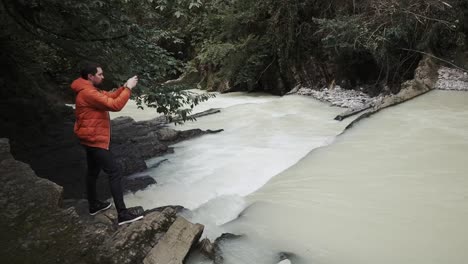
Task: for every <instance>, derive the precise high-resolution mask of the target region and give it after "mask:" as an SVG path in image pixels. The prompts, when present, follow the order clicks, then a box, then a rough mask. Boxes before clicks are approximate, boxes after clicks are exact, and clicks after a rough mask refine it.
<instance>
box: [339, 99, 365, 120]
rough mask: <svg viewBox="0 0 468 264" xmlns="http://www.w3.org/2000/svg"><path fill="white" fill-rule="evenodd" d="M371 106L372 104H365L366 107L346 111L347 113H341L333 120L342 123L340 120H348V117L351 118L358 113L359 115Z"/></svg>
mask: <svg viewBox="0 0 468 264" xmlns="http://www.w3.org/2000/svg"><path fill="white" fill-rule="evenodd" d="M372 106H373V104H372V103H369V104H366V105H364V106H361V107H358V108H352V109H348V110H347V111H345V112H343V113H341V114H339V115H337V116H336V117H335V120H338V121H342V120H344V119H346V118H348V117H350V116H353V115H355V114H359V113H361V112H362V111H364V110H367V109H369V108H371V107H372Z"/></svg>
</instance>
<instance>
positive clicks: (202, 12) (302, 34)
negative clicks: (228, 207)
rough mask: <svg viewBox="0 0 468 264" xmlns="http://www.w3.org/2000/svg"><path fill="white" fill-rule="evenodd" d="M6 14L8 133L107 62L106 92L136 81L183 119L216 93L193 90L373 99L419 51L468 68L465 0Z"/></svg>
mask: <svg viewBox="0 0 468 264" xmlns="http://www.w3.org/2000/svg"><path fill="white" fill-rule="evenodd" d="M0 12H1V14H2V16H1V23H2V27H1V30H0V39H1V40H0V45H1V49H0V52H1V53H2V54H1V57H2V58H3V59H2V61H1V64H2V65H1V68H2V74H1V78H0V82H1V86H2V90H1V97H0V100H1V103H0V105H1V111H0V113H1V114H0V119H1V121H0V122H1V123H2V127H4V128H5V129H3V128H2V135H0V136H3V137H11V136H12V135H16V136H17V134H18V129H17V127H29V126H31V127H32V129H36V130H40V127H41V126H44V125H45V126H46V125H47V124H48V122H50V121H51V120H53V119H54V118H58V117H60V116H61V115H62V114H63V112H64V111H65V112H66V111H67V110H64V109H63V103H71V102H73V93H72V92H71V90H70V88H69V84H70V82H71V81H72V80H73V79H74V78H76V77H77V76H78V72H79V67H80V65H82V64H83V63H84V62H97V63H100V64H101V65H103V68H104V70H105V74H106V84H105V88H112V87H116V86H118V85H121V84H122V83H123V82H124V81H125V80H126V78H128V77H130V76H133V75H135V74H137V75H138V76H139V78H140V80H141V81H140V85H139V88H138V90H137V91H136V92H134V93H133V98H134V99H135V100H137V102H139V103H142V102H144V103H146V104H147V105H148V106H149V107H154V108H155V109H156V111H157V112H158V113H162V114H164V115H166V116H167V117H169V118H170V119H174V118H180V119H181V120H186V119H190V111H191V109H192V108H193V106H194V105H197V104H198V103H200V102H202V101H204V100H207V99H208V98H209V97H210V95H206V94H205V95H196V94H193V93H191V92H189V91H187V89H192V88H200V89H205V90H208V91H220V92H230V91H265V92H267V93H271V94H276V95H283V94H285V93H287V92H288V91H290V90H291V89H293V88H294V87H296V86H306V87H313V88H315V89H322V88H324V87H328V86H329V85H331V84H338V85H340V86H341V87H343V88H345V89H358V88H359V89H361V90H363V91H365V92H366V93H368V94H370V95H371V96H375V95H378V94H382V93H396V92H398V91H399V89H400V84H401V82H402V81H404V80H407V79H410V78H412V76H413V74H414V69H415V68H416V66H417V64H418V62H419V60H420V59H421V58H422V56H423V55H427V56H431V57H433V58H435V59H436V60H437V61H438V62H440V63H442V64H450V66H451V67H458V68H462V69H466V68H468V59H467V50H468V49H467V42H468V1H467V0H447V1H440V0H412V1H409V0H376V1H370V0H364V1H355V0H352V1H351V0H348V1H344V0H331V1H323V0H301V1H300V0H263V1H249V0H223V1H221V0H171V1H169V0H83V1H73V0H1V4H0ZM169 80H172V81H169ZM168 81H169V82H168ZM32 120H34V122H33V121H32ZM25 131H26V130H25ZM28 133H30V131H29V132H28Z"/></svg>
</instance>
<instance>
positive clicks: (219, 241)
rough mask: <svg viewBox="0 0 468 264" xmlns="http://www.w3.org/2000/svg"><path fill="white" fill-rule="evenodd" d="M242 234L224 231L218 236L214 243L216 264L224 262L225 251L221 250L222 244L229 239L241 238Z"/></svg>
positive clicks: (214, 260)
mask: <svg viewBox="0 0 468 264" xmlns="http://www.w3.org/2000/svg"><path fill="white" fill-rule="evenodd" d="M241 237H242V236H241V235H235V234H231V233H223V234H222V235H221V236H220V237H218V238H216V239H215V241H214V243H213V258H212V260H213V262H214V264H222V263H224V258H223V251H222V250H221V244H222V243H224V242H225V241H227V240H233V239H239V238H241Z"/></svg>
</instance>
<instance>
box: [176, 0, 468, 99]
mask: <svg viewBox="0 0 468 264" xmlns="http://www.w3.org/2000/svg"><path fill="white" fill-rule="evenodd" d="M466 5H467V3H466V1H465V0H448V1H438V0H430V1H423V0H416V1H405V0H379V1H344V0H334V1H318V0H303V1H298V0H281V1H274V0H264V1H248V0H231V1H215V0H213V1H206V2H204V3H203V5H202V6H201V7H200V8H199V9H198V12H197V13H196V15H193V16H191V17H190V16H188V17H187V18H186V19H187V25H188V26H187V27H186V28H185V29H182V32H186V33H184V34H185V35H187V36H191V38H190V43H191V44H192V47H193V48H192V49H193V50H194V51H195V52H194V53H195V54H194V55H193V58H194V62H195V63H194V65H195V68H197V69H198V70H199V71H200V72H201V73H202V74H204V75H205V76H207V78H211V79H215V80H218V81H217V82H216V81H211V82H207V85H208V86H212V87H208V88H214V89H216V87H213V86H216V85H215V84H216V83H222V82H223V80H226V81H228V82H229V83H230V85H231V86H233V87H232V89H231V90H238V89H243V90H253V89H259V88H260V89H265V86H268V85H272V84H271V81H272V79H276V78H278V79H279V80H280V82H281V84H282V85H283V86H286V88H285V90H283V92H285V91H287V90H288V89H290V88H292V85H295V84H297V83H298V82H301V80H302V79H304V78H303V76H301V75H302V74H304V72H307V71H310V69H313V70H317V69H320V71H319V72H317V73H314V74H312V75H310V74H309V75H310V76H305V77H307V78H309V79H310V78H312V82H315V84H316V85H324V84H326V83H330V82H331V81H332V80H334V79H335V80H336V81H337V82H339V81H345V82H348V83H349V84H350V86H354V85H364V84H368V85H372V86H373V87H374V88H373V89H372V90H373V91H374V92H376V93H379V92H380V89H381V88H379V87H383V86H384V85H388V86H389V87H390V88H391V90H392V91H393V92H398V90H399V85H400V83H401V82H402V81H404V80H406V79H409V78H412V75H413V72H414V69H415V68H416V66H417V64H418V62H419V60H420V59H421V57H422V56H421V55H422V53H423V52H429V53H433V54H435V55H436V56H441V57H444V56H446V55H447V51H450V50H453V49H456V48H457V47H459V46H460V45H462V44H463V43H464V42H466V34H465V33H463V32H464V31H466V29H464V28H465V27H466V26H464V23H465V24H466V18H465V19H464V17H466V16H464V13H466V12H467V11H466V10H467V6H466ZM185 30H186V31H185ZM463 45H465V44H463ZM304 65H309V66H308V68H309V69H307V67H306V66H304ZM314 65H315V66H314ZM304 67H306V68H304ZM314 78H315V79H314ZM340 84H341V83H340Z"/></svg>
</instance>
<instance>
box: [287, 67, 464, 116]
mask: <svg viewBox="0 0 468 264" xmlns="http://www.w3.org/2000/svg"><path fill="white" fill-rule="evenodd" d="M434 88H435V89H439V90H449V91H468V73H467V72H466V71H462V70H460V69H455V68H448V67H440V68H439V69H438V79H437V83H436V84H435V87H434ZM361 90H363V89H359V88H358V89H357V90H347V89H343V88H341V87H340V86H339V85H335V86H332V87H331V88H329V87H324V88H323V89H322V90H315V89H312V88H307V87H298V88H297V89H296V90H294V91H292V92H291V93H290V94H299V95H305V96H311V97H313V98H315V99H317V100H319V101H321V102H326V103H329V104H330V105H332V106H338V107H342V108H355V109H358V108H362V107H364V106H365V105H371V104H375V103H376V102H379V101H381V100H382V99H383V97H385V95H378V96H375V97H371V96H369V95H368V94H366V93H364V92H362V91H361Z"/></svg>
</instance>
